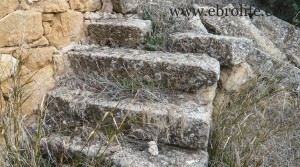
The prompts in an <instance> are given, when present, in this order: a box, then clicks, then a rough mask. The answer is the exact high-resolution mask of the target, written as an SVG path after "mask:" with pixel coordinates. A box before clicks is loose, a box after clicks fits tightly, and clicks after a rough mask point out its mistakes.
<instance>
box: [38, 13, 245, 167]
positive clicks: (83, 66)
mask: <svg viewBox="0 0 300 167" xmlns="http://www.w3.org/2000/svg"><path fill="white" fill-rule="evenodd" d="M87 31H88V35H89V38H90V41H91V43H92V44H91V45H74V46H73V47H72V48H71V49H69V50H68V51H67V52H66V54H65V56H66V57H67V58H68V61H69V66H70V69H71V71H72V75H68V76H66V77H65V78H63V79H62V80H61V81H60V83H59V84H58V85H57V88H56V89H54V90H52V91H51V92H49V93H48V94H47V95H46V98H45V101H44V106H45V107H46V109H47V119H46V125H47V129H48V133H47V134H48V135H47V137H45V138H43V140H42V146H43V148H44V150H46V151H48V152H49V151H50V152H52V155H60V154H62V153H67V154H66V155H68V156H69V157H66V159H70V160H72V159H75V158H76V157H77V158H80V159H82V158H84V157H101V155H103V154H104V153H105V155H106V156H105V164H108V166H121V167H127V166H128V167H129V166H130V167H140V166H148V167H150V166H151V167H152V166H153V167H154V166H155V167H156V166H157V167H158V166H159V167H169V166H184V167H204V166H208V153H207V146H208V142H209V134H210V127H211V114H212V102H213V99H214V96H215V91H216V87H217V86H216V85H217V82H218V81H219V79H220V63H221V64H222V65H235V64H239V63H241V62H244V61H245V59H246V55H247V54H248V52H249V50H250V48H251V41H249V40H247V39H243V38H234V37H225V36H215V35H207V34H206V35H199V34H193V33H181V34H175V35H173V36H172V38H171V39H172V40H173V44H174V45H172V47H171V48H170V53H167V52H158V51H154V52H150V51H144V50H140V49H137V48H138V47H139V45H140V43H141V42H142V41H143V37H144V35H145V34H146V33H148V32H150V31H151V23H150V21H145V20H139V19H128V20H126V19H108V20H94V21H91V22H89V23H88V24H87ZM107 45H108V46H113V48H109V47H107ZM245 48H246V49H245ZM247 48H249V50H248V49H247ZM173 52H176V53H173ZM179 52H181V53H179ZM219 62H220V63H219ZM120 132H122V133H120ZM112 134H119V136H114V135H112ZM111 139H115V142H113V143H110V141H111ZM149 141H154V144H153V142H150V143H148V142H149ZM151 143H152V144H151ZM105 148H107V149H105ZM156 149H158V150H156ZM157 151H158V152H157Z"/></svg>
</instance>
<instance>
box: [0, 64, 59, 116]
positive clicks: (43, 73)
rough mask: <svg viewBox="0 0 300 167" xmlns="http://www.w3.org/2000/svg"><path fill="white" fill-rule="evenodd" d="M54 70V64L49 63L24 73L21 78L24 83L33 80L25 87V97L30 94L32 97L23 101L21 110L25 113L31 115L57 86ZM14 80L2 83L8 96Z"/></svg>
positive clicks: (2, 88)
mask: <svg viewBox="0 0 300 167" xmlns="http://www.w3.org/2000/svg"><path fill="white" fill-rule="evenodd" d="M53 75H54V70H53V67H52V65H47V66H45V67H44V68H42V69H40V70H38V71H34V72H31V73H29V74H28V75H24V76H22V77H21V78H20V83H21V84H24V83H26V82H28V81H32V82H30V83H29V84H26V85H25V87H24V90H25V92H24V94H23V95H24V97H27V96H29V95H30V97H29V98H28V99H27V100H26V101H25V102H24V103H23V105H22V107H21V112H22V114H24V115H31V114H32V111H33V110H36V109H38V108H39V107H40V104H41V102H42V100H43V98H44V96H45V94H46V93H47V92H49V91H50V90H51V89H52V88H54V86H55V82H56V81H55V79H54V77H53ZM11 82H12V81H11V80H7V81H6V82H4V83H2V84H1V90H2V92H3V95H4V96H6V97H8V94H9V92H10V91H11V87H12V83H11Z"/></svg>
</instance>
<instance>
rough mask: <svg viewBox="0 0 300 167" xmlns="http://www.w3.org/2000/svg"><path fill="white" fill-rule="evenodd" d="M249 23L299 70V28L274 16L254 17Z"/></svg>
mask: <svg viewBox="0 0 300 167" xmlns="http://www.w3.org/2000/svg"><path fill="white" fill-rule="evenodd" d="M251 21H252V23H253V24H254V25H255V26H256V27H257V28H258V29H259V30H261V31H262V32H263V33H264V35H265V36H266V37H267V38H269V39H270V40H271V41H272V42H273V43H274V44H275V45H276V46H277V47H278V48H279V49H280V50H281V51H282V52H283V53H285V54H286V55H287V57H288V59H289V60H291V61H292V62H293V63H294V64H295V65H296V66H297V67H299V68H300V54H299V53H300V47H299V46H300V38H299V36H300V28H298V27H296V26H294V25H291V24H289V23H287V22H284V21H282V20H281V19H278V18H277V17H274V16H269V17H254V18H253V19H252V20H251Z"/></svg>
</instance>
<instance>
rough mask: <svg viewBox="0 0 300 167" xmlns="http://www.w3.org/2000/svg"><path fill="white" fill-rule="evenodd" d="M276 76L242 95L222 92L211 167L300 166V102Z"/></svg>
mask: <svg viewBox="0 0 300 167" xmlns="http://www.w3.org/2000/svg"><path fill="white" fill-rule="evenodd" d="M274 71H280V69H276V70H274ZM274 71H273V72H274ZM273 74H274V75H273V76H272V77H269V78H267V77H264V76H258V77H256V78H254V79H253V80H252V81H250V82H249V83H248V84H247V85H245V86H244V88H243V89H242V90H241V91H239V92H233V93H230V92H224V91H220V92H219V95H218V97H217V100H216V102H215V104H214V107H215V110H214V113H213V128H212V133H211V142H210V147H209V154H210V166H216V167H218V166H222V167H225V166H230V167H231V166H233V167H241V166H243V167H248V166H278V167H279V166H280V167H283V166H289V167H290V166H295V167H296V166H299V165H300V161H299V158H300V154H299V153H300V140H299V139H300V136H299V134H300V124H299V118H300V105H299V102H300V101H299V100H300V98H299V95H297V94H296V95H295V94H293V93H290V92H291V90H290V89H289V88H283V87H282V86H280V85H282V82H283V79H282V78H281V77H279V76H278V75H276V72H274V73H273Z"/></svg>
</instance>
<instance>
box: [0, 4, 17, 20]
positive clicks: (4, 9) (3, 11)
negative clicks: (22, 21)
mask: <svg viewBox="0 0 300 167" xmlns="http://www.w3.org/2000/svg"><path fill="white" fill-rule="evenodd" d="M0 4H1V5H0V19H1V18H2V17H4V16H6V15H7V14H9V13H12V12H14V11H15V10H16V9H17V8H18V5H19V1H18V0H0Z"/></svg>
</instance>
